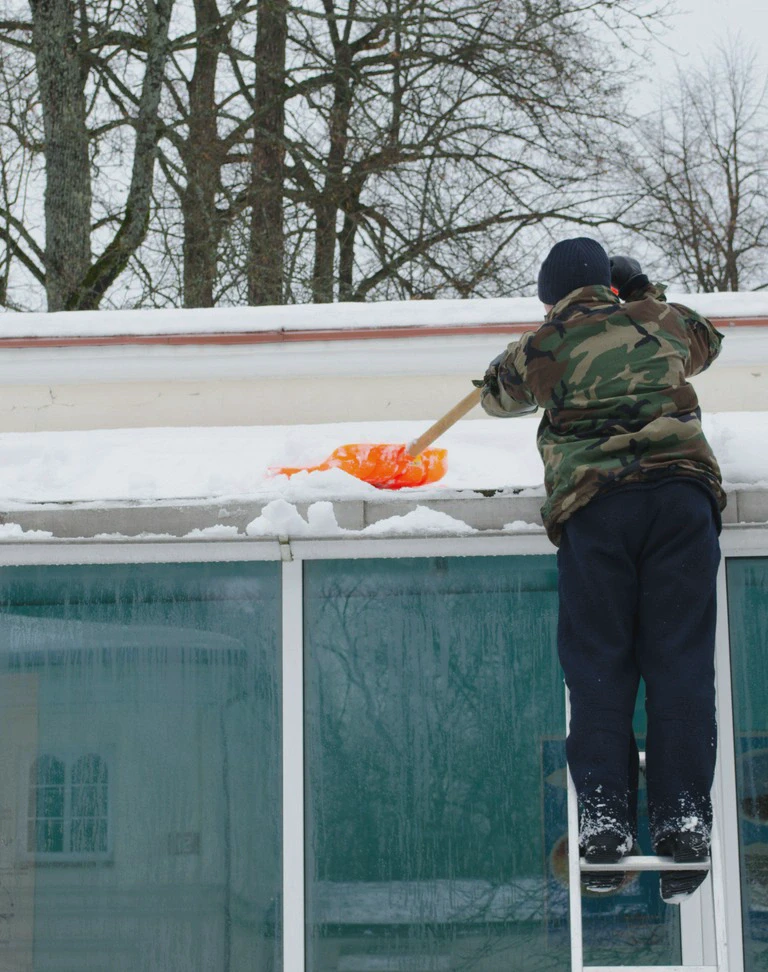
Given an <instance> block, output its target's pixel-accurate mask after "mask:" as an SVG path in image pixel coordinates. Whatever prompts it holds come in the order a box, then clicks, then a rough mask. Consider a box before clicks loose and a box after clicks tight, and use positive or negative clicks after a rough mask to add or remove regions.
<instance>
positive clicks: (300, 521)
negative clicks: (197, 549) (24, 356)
mask: <svg viewBox="0 0 768 972" xmlns="http://www.w3.org/2000/svg"><path fill="white" fill-rule="evenodd" d="M766 418H767V415H766V413H765V412H724V413H719V414H714V415H707V416H705V417H704V427H705V431H706V433H707V436H708V438H709V441H710V442H711V443H712V446H713V448H714V450H715V453H716V454H717V456H718V458H719V460H720V463H721V466H722V470H723V476H724V479H725V481H726V484H727V485H728V486H729V487H731V488H734V487H752V488H765V489H768V422H767V421H766ZM424 426H425V423H424V422H365V423H345V424H331V425H311V426H310V425H303V426H271V427H230V428H183V429H118V430H98V431H89V432H34V433H5V434H1V435H0V463H1V464H2V469H3V476H2V479H1V480H0V503H2V508H3V509H4V510H6V511H8V512H12V511H13V510H21V509H29V508H30V507H38V506H39V504H46V503H47V504H58V503H67V504H74V505H76V506H80V505H82V506H87V507H90V508H93V507H100V506H109V505H115V504H121V503H137V504H141V505H145V504H146V505H151V504H153V503H157V502H177V503H182V504H184V503H186V504H192V505H194V504H198V503H200V504H201V503H205V502H211V501H213V502H225V501H233V500H238V501H240V502H244V501H259V500H261V501H263V502H264V504H265V509H264V511H263V513H262V515H261V516H260V517H259V518H258V519H257V520H255V521H254V522H253V523H251V524H250V525H249V527H248V531H247V533H248V534H249V535H250V536H278V535H286V536H329V535H337V534H340V533H341V532H342V530H341V528H340V527H338V525H337V523H336V518H335V516H334V513H333V502H334V501H337V500H345V499H358V500H360V499H362V500H365V499H372V498H375V499H376V500H377V501H382V500H384V501H387V502H391V503H392V516H391V517H389V518H388V519H386V520H383V521H380V522H378V523H375V524H373V525H372V526H369V527H368V528H367V529H366V531H364V532H365V534H366V535H382V536H383V535H398V534H403V535H411V536H412V535H415V534H425V533H441V534H445V533H466V532H473V531H472V528H470V527H468V526H467V525H466V524H464V523H461V522H460V521H458V520H453V519H452V518H451V517H448V516H447V515H446V514H444V513H438V512H437V511H435V510H429V509H427V508H421V509H420V510H417V511H411V512H406V513H405V514H404V515H401V510H402V507H400V509H398V506H399V504H400V502H402V500H407V501H408V502H409V503H410V504H412V503H413V501H414V500H418V501H426V500H429V499H436V498H440V497H445V495H446V494H447V493H449V492H454V491H457V490H499V489H505V490H516V491H523V492H525V493H527V494H528V495H543V492H544V490H543V485H542V465H541V460H540V459H539V455H538V452H537V450H536V426H537V420H536V418H535V417H533V418H523V419H517V420H512V421H503V420H491V419H488V420H483V419H480V420H473V421H471V422H464V423H459V424H458V425H456V426H454V428H452V429H451V430H450V431H449V432H448V433H446V435H445V436H443V438H442V439H441V440H440V444H441V445H443V446H445V447H446V448H447V449H448V458H449V468H448V473H447V475H446V476H445V478H444V479H443V480H442V481H441V482H440V483H438V484H435V485H433V486H429V487H422V488H420V489H411V490H400V491H398V492H389V491H383V490H377V489H376V488H375V487H373V486H370V485H368V484H367V483H363V482H361V481H359V480H357V479H354V478H353V477H351V476H349V475H347V474H346V473H344V472H341V471H340V470H331V471H328V472H321V473H300V474H298V475H296V476H294V477H293V478H291V479H287V478H286V477H285V476H277V477H272V476H270V475H269V473H268V469H269V467H270V466H275V465H280V464H293V465H310V464H312V463H315V462H318V461H320V460H322V459H324V458H325V456H326V455H327V454H328V453H329V452H331V450H332V449H334V448H335V447H336V446H338V445H341V444H343V443H345V442H407V441H409V440H410V439H412V438H413V437H414V436H416V435H417V434H418V433H419V432H421V431H423V429H424ZM296 503H302V504H306V503H309V504H315V505H314V506H312V507H310V512H309V514H308V518H307V519H305V518H304V517H302V516H300V515H299V513H298V511H297V510H296V507H295V506H294V504H296ZM508 528H509V529H510V530H512V531H515V532H519V531H522V530H527V529H531V525H530V524H525V523H520V522H517V523H512V524H509V526H508ZM533 529H540V528H535V527H534V528H533ZM221 530H222V531H225V532H223V533H221V534H220V535H221V537H224V536H232V528H221ZM18 531H19V528H18V527H16V526H15V524H11V523H9V524H6V525H5V527H4V528H3V529H2V530H0V539H1V538H6V539H18V538H19V537H20V536H21V534H20V533H19V532H18ZM195 535H196V536H199V537H201V538H203V537H206V538H210V539H213V538H215V537H216V536H218V535H219V534H216V532H215V531H210V530H209V531H195ZM44 536H45V535H44V534H43V535H38V536H37V537H36V538H37V539H43V538H44ZM23 537H24V538H28V539H34V538H35V537H32V536H31V535H30V534H29V533H24V534H23Z"/></svg>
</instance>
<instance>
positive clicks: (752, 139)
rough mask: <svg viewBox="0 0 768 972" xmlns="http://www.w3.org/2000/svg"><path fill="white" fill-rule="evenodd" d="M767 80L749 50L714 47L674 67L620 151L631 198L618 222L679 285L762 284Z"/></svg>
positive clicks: (766, 240) (766, 229) (767, 191)
mask: <svg viewBox="0 0 768 972" xmlns="http://www.w3.org/2000/svg"><path fill="white" fill-rule="evenodd" d="M767 85H768V78H766V76H765V75H764V74H762V75H761V73H760V72H759V70H758V67H757V63H756V59H755V56H754V55H753V54H750V53H749V52H748V51H745V50H744V48H743V46H741V45H738V44H736V43H731V44H730V45H727V46H725V47H721V48H719V49H718V51H717V54H716V56H715V57H714V59H713V60H712V62H711V64H709V65H708V66H707V67H706V68H705V69H703V70H701V71H694V70H691V69H690V68H687V69H685V70H683V69H680V71H679V72H678V81H677V89H676V91H675V93H674V95H673V96H672V97H671V98H670V99H669V100H667V101H666V103H664V104H663V106H662V111H661V113H660V115H659V116H656V115H654V117H653V118H652V119H651V120H650V121H648V122H647V123H645V124H644V125H643V126H642V136H643V137H642V138H641V139H637V140H635V141H634V142H633V145H632V146H631V147H630V149H629V151H628V154H627V162H626V171H627V172H628V173H629V174H630V178H631V181H632V182H633V185H634V188H635V190H636V191H637V194H638V197H639V198H638V201H637V202H636V204H635V205H634V206H633V207H631V208H630V209H629V210H628V211H627V213H626V214H625V219H626V222H627V223H628V224H630V225H632V226H633V227H634V228H636V229H638V230H640V231H641V232H642V234H643V236H644V237H645V239H647V240H649V241H650V242H652V243H654V244H655V245H656V246H657V247H658V249H659V250H661V252H662V253H663V255H664V258H665V260H666V262H667V266H668V268H669V270H671V271H672V273H674V274H675V275H676V276H677V277H678V278H679V280H680V281H681V282H682V283H683V284H685V285H686V286H688V287H691V288H694V289H697V290H701V291H704V292H713V291H729V290H730V291H735V290H740V289H749V288H751V289H756V290H757V289H762V288H764V287H767V286H768V273H766V270H765V261H766V256H767V255H768V156H766V153H765V141H766V136H767V135H768V127H767V123H768V101H767V100H766V92H767V90H768V88H767ZM638 146H639V147H640V153H641V154H640V156H639V157H638V155H637V152H638Z"/></svg>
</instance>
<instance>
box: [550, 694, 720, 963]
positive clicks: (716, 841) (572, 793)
mask: <svg viewBox="0 0 768 972" xmlns="http://www.w3.org/2000/svg"><path fill="white" fill-rule="evenodd" d="M570 724H571V700H570V693H569V691H568V686H567V685H566V686H565V725H566V737H567V735H568V733H569V732H570ZM640 759H641V766H642V767H643V768H645V753H641V754H640ZM567 763H568V761H567V759H566V788H567V817H568V902H569V909H570V939H571V972H628V970H631V972H729V969H728V923H727V913H726V902H725V888H724V887H723V875H724V873H725V872H724V866H723V865H724V861H723V850H722V844H721V842H720V834H719V831H718V814H717V813H716V812H715V813H713V817H714V820H713V824H712V834H711V843H710V856H709V859H708V860H707V861H697V862H687V863H682V862H681V863H678V862H676V861H674V860H673V859H672V858H671V857H665V856H660V855H640V854H638V855H628V856H627V857H625V858H623V859H622V860H621V861H619V862H618V863H616V864H588V863H587V862H586V861H584V860H582V858H581V856H580V853H579V807H578V798H577V794H576V787H575V785H574V782H573V777H572V776H571V770H570V767H569V766H568V765H567ZM717 795H718V793H717V788H714V789H713V801H714V802H715V803H717V802H718V801H717V799H716V797H717ZM662 870H663V871H675V870H679V871H709V872H710V880H709V882H708V883H709V886H710V891H711V896H710V899H711V906H712V912H711V913H712V919H713V925H714V942H715V955H714V958H715V961H716V963H717V964H716V965H706V964H704V965H702V964H695V965H666V966H663V965H660V966H658V965H657V966H642V965H619V966H610V965H587V966H585V965H584V928H583V922H582V917H583V915H582V902H581V874H582V872H611V871H613V872H617V871H622V872H639V871H662ZM702 957H706V956H702Z"/></svg>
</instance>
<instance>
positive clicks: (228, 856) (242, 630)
mask: <svg viewBox="0 0 768 972" xmlns="http://www.w3.org/2000/svg"><path fill="white" fill-rule="evenodd" d="M0 606H1V607H0V772H1V773H2V779H3V788H2V792H0V972H5V970H6V969H7V970H11V969H13V972H22V970H23V972H75V970H77V972H90V970H97V969H98V970H104V972H107V970H108V972H254V970H257V972H279V968H280V955H279V901H280V865H279V861H280V775H279V774H280V752H279V674H278V673H279V670H280V663H279V658H280V651H279V645H280V632H279V618H280V579H279V567H278V566H277V565H274V564H196V565H183V564H167V565H141V564H136V565H125V566H108V567H104V566H101V567H88V566H73V567H41V568H36V567H24V568H5V569H3V570H0Z"/></svg>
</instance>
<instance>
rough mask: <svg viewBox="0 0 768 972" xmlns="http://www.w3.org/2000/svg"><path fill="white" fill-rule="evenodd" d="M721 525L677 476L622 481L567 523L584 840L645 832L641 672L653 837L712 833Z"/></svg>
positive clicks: (561, 564) (562, 639)
mask: <svg viewBox="0 0 768 972" xmlns="http://www.w3.org/2000/svg"><path fill="white" fill-rule="evenodd" d="M719 530H720V521H719V514H718V512H717V509H716V507H715V506H714V500H713V498H712V497H711V496H710V494H709V491H708V490H707V489H706V487H705V486H699V485H698V484H697V483H695V482H693V481H690V480H685V479H682V478H677V479H676V478H672V477H670V478H669V479H664V480H662V481H656V482H654V483H643V484H638V485H627V486H623V487H620V488H618V489H615V490H614V491H612V492H610V493H607V494H606V495H604V496H602V497H597V498H595V499H594V500H592V501H591V502H590V503H588V504H587V505H586V506H584V507H583V508H582V509H580V510H578V511H577V512H576V513H574V515H573V516H572V517H571V518H570V519H569V520H568V521H567V522H566V523H565V528H564V531H563V539H562V544H561V546H560V549H559V551H558V558H557V562H558V574H559V579H558V584H559V597H560V613H559V621H558V651H559V655H560V663H561V665H562V667H563V671H564V673H565V680H566V683H567V685H568V688H569V690H570V697H571V722H570V731H569V734H568V739H567V742H566V752H567V757H568V765H569V766H570V769H571V774H572V776H573V780H574V783H575V785H576V790H577V793H578V794H579V806H580V819H581V834H582V839H584V837H585V836H586V835H588V834H589V833H590V832H594V831H595V830H601V829H608V830H613V829H617V830H618V831H619V832H621V833H623V834H625V835H628V836H630V837H634V836H636V815H637V745H636V742H635V737H634V733H633V731H632V715H633V711H634V707H635V702H636V696H637V690H638V685H639V680H640V678H641V677H642V678H643V680H644V682H645V688H646V713H647V717H648V731H647V737H646V744H645V751H646V761H647V765H646V781H647V785H648V808H649V817H650V825H651V836H652V839H653V841H654V845H656V844H658V842H659V841H660V840H662V839H663V838H664V837H665V836H667V835H668V834H669V833H671V832H674V831H676V830H680V829H696V830H700V831H701V832H702V833H705V834H707V835H708V834H709V829H710V826H711V821H712V805H711V802H710V789H711V787H712V780H713V776H714V768H715V750H716V734H717V729H716V724H715V687H714V648H715V618H716V576H717V568H718V564H719V562H720V546H719V542H718V534H719Z"/></svg>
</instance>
